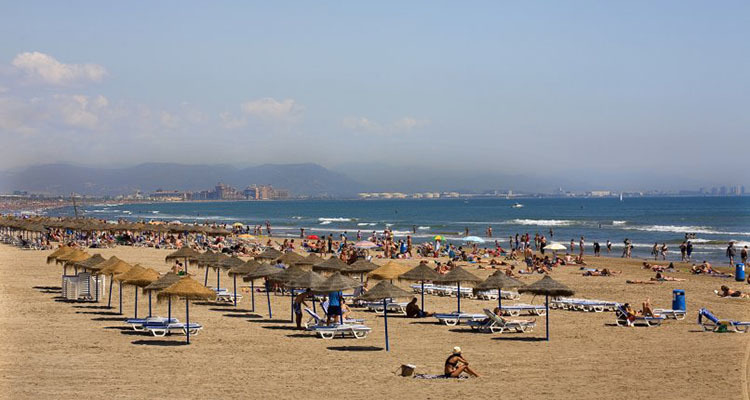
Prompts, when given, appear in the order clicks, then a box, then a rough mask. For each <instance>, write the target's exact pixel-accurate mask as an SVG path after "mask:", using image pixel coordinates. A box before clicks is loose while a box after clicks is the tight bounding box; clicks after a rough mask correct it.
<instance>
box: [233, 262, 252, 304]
mask: <svg viewBox="0 0 750 400" xmlns="http://www.w3.org/2000/svg"><path fill="white" fill-rule="evenodd" d="M238 260H239V259H238ZM240 261H242V260H240ZM258 265H260V264H258V262H257V261H254V260H250V261H248V262H243V263H242V264H240V265H235V266H233V267H231V268H229V271H227V275H229V276H231V277H232V287H233V288H234V306H235V307H237V275H239V276H243V275H247V274H249V273H250V272H252V271H253V269H255V268H256V267H257V266H258ZM253 297H255V296H254V295H253ZM254 304H255V302H254V301H253V307H254Z"/></svg>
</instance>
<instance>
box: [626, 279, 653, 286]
mask: <svg viewBox="0 0 750 400" xmlns="http://www.w3.org/2000/svg"><path fill="white" fill-rule="evenodd" d="M625 283H629V284H632V285H656V283H657V281H640V280H636V279H628V280H626V281H625Z"/></svg>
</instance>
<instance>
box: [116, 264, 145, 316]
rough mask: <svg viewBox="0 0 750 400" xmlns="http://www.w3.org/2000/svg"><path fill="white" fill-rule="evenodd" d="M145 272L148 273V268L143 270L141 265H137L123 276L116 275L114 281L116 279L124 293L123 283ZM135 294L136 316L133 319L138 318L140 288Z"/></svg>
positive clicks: (136, 289)
mask: <svg viewBox="0 0 750 400" xmlns="http://www.w3.org/2000/svg"><path fill="white" fill-rule="evenodd" d="M144 272H146V268H143V267H141V266H140V265H138V264H136V265H133V268H130V269H129V270H127V271H126V272H123V273H122V274H119V275H115V276H114V279H116V280H117V281H118V282H119V283H120V290H121V291H122V284H123V283H126V282H127V281H128V280H130V279H132V278H135V277H137V276H138V275H141V274H142V273H144ZM126 284H127V283H126ZM133 286H135V285H133ZM134 292H135V306H134V310H135V311H134V314H135V316H134V317H133V318H138V288H137V287H135V290H134ZM121 312H122V311H121Z"/></svg>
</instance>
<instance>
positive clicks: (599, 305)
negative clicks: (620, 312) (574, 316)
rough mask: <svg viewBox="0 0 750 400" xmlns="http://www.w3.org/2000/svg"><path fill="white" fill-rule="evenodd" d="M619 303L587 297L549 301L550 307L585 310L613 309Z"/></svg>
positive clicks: (602, 310)
mask: <svg viewBox="0 0 750 400" xmlns="http://www.w3.org/2000/svg"><path fill="white" fill-rule="evenodd" d="M618 306H620V303H617V302H614V301H603V300H587V299H570V298H568V299H562V298H557V299H554V300H552V301H550V307H551V308H558V309H563V310H569V311H586V312H604V311H614V310H615V309H616V308H617V307H618Z"/></svg>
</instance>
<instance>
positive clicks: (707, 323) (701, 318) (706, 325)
mask: <svg viewBox="0 0 750 400" xmlns="http://www.w3.org/2000/svg"><path fill="white" fill-rule="evenodd" d="M698 324H699V325H700V326H701V327H703V330H704V331H713V332H717V331H719V330H720V329H721V327H722V326H726V327H727V329H731V330H733V331H734V332H747V331H748V329H750V321H747V322H743V321H733V320H722V319H719V318H717V317H716V316H715V315H714V314H713V313H712V312H711V311H708V310H707V309H705V308H701V309H700V311H698Z"/></svg>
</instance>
